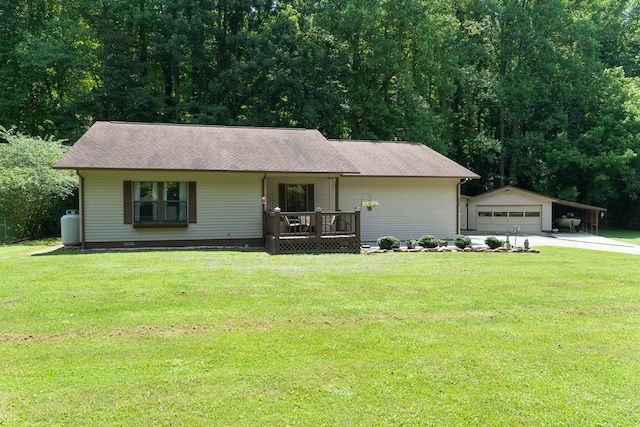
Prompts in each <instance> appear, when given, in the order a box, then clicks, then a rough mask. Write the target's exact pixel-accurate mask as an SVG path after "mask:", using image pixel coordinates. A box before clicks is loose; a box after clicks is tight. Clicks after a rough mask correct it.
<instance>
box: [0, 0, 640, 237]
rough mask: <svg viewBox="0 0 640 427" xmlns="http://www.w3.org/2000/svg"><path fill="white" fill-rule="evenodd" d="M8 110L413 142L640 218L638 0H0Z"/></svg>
mask: <svg viewBox="0 0 640 427" xmlns="http://www.w3.org/2000/svg"><path fill="white" fill-rule="evenodd" d="M0 20H1V22H0V24H1V25H0V45H1V46H3V48H2V49H1V50H0V64H2V65H1V67H2V68H0V124H1V125H3V126H5V127H6V128H10V127H15V128H16V129H17V130H18V131H20V132H23V133H27V134H32V135H40V136H45V135H53V136H54V137H55V138H65V139H69V140H70V141H73V140H75V139H76V138H77V137H78V136H79V135H80V134H81V133H82V132H83V130H84V129H86V127H87V126H88V125H89V124H90V123H91V122H92V121H94V120H128V121H149V122H186V123H210V124H227V125H252V126H253V125H264V126H285V127H291V126H294V127H307V128H317V129H320V130H321V131H322V132H323V134H325V135H326V136H327V137H330V138H354V139H356V138H357V139H385V140H409V141H419V142H422V143H425V144H428V145H429V146H432V147H434V148H435V149H437V150H439V151H441V152H443V153H445V154H447V155H448V156H450V157H452V158H453V159H455V160H457V161H458V162H460V163H462V164H464V165H466V166H468V167H469V168H471V169H472V170H474V171H475V172H477V173H478V174H480V175H481V176H482V179H481V180H479V181H477V182H471V183H468V184H466V185H465V188H466V190H467V191H468V192H471V193H478V192H481V191H484V190H487V189H492V188H496V187H497V186H500V185H503V184H507V183H508V184H514V185H518V186H520V187H523V188H527V189H531V190H534V191H539V192H542V193H545V194H548V195H551V196H558V197H561V198H564V199H568V200H575V201H579V202H583V203H589V204H595V205H599V206H605V207H607V208H610V215H611V219H612V220H615V221H616V222H618V223H620V224H624V225H631V224H638V223H640V203H638V197H639V196H640V184H639V182H640V160H638V157H637V153H638V152H639V151H640V139H639V136H638V135H639V126H640V101H639V97H638V95H639V94H640V87H639V84H638V77H639V75H640V57H639V56H638V54H639V52H640V49H639V48H640V2H639V1H638V0H451V1H449V0H447V1H445V0H379V1H370V0H286V1H273V0H260V1H249V0H168V1H160V0H82V1H80V0H29V1H25V0H18V1H12V2H11V1H8V0H0Z"/></svg>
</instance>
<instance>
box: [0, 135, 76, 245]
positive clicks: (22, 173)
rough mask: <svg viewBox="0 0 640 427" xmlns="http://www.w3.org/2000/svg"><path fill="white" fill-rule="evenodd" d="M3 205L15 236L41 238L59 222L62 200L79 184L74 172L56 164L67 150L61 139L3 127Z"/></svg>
mask: <svg viewBox="0 0 640 427" xmlns="http://www.w3.org/2000/svg"><path fill="white" fill-rule="evenodd" d="M0 140H4V141H6V143H0V170H2V173H1V174H0V206H2V209H3V210H4V212H5V213H6V215H7V217H8V218H9V219H10V220H11V221H12V222H13V224H14V237H15V238H30V237H42V236H44V235H46V234H47V233H48V232H51V230H52V228H53V225H54V224H57V220H58V216H59V214H60V211H61V209H62V202H63V200H64V199H66V198H67V197H68V196H70V195H71V194H72V193H73V192H74V190H75V189H76V188H77V187H78V177H77V176H76V174H75V173H74V172H73V171H68V170H56V169H53V165H54V164H55V163H56V162H57V161H58V159H60V157H61V156H62V155H63V154H64V153H65V152H66V150H67V147H66V146H64V145H63V144H62V141H61V140H54V139H53V138H51V137H49V138H47V139H43V138H40V137H31V136H27V135H23V134H20V133H14V132H13V131H8V130H6V129H5V128H3V127H2V126H0Z"/></svg>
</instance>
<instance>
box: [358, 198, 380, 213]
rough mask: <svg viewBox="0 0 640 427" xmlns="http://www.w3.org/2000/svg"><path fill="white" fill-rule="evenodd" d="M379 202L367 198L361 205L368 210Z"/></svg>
mask: <svg viewBox="0 0 640 427" xmlns="http://www.w3.org/2000/svg"><path fill="white" fill-rule="evenodd" d="M379 204H380V203H378V202H376V201H375V200H367V201H366V202H363V203H362V207H363V208H367V210H368V211H370V210H372V209H373V208H375V207H376V206H378V205H379Z"/></svg>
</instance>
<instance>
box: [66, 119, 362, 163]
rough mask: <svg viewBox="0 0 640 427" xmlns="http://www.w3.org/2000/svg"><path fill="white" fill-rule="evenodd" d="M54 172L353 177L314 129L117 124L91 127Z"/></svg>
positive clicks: (339, 156) (99, 123) (345, 161)
mask: <svg viewBox="0 0 640 427" xmlns="http://www.w3.org/2000/svg"><path fill="white" fill-rule="evenodd" d="M56 167H58V168H71V169H152V170H153V169H155V170H205V171H251V172H338V173H345V172H357V169H355V167H354V166H353V165H352V164H351V163H349V162H348V161H347V160H346V159H345V158H344V157H342V156H341V155H340V154H339V153H337V152H336V150H335V148H333V147H332V146H331V145H329V144H327V140H326V139H325V138H324V136H322V134H321V133H320V132H318V131H317V130H308V129H280V128H258V127H231V126H203V125H177V124H150V123H118V122H96V123H95V124H94V125H93V126H91V128H90V129H89V130H88V131H87V132H86V133H85V134H84V135H83V136H82V137H81V138H80V139H79V140H78V141H77V142H76V143H75V144H74V145H73V147H71V149H70V150H69V151H68V152H67V153H66V154H65V155H64V156H63V157H62V159H60V161H59V162H58V163H57V164H56Z"/></svg>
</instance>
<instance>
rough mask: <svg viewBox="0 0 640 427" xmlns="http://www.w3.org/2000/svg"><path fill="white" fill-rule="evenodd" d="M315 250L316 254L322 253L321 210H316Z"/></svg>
mask: <svg viewBox="0 0 640 427" xmlns="http://www.w3.org/2000/svg"><path fill="white" fill-rule="evenodd" d="M315 216H316V220H315V224H316V230H315V231H316V245H317V246H316V248H317V250H318V252H322V208H319V207H318V208H316V212H315Z"/></svg>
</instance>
